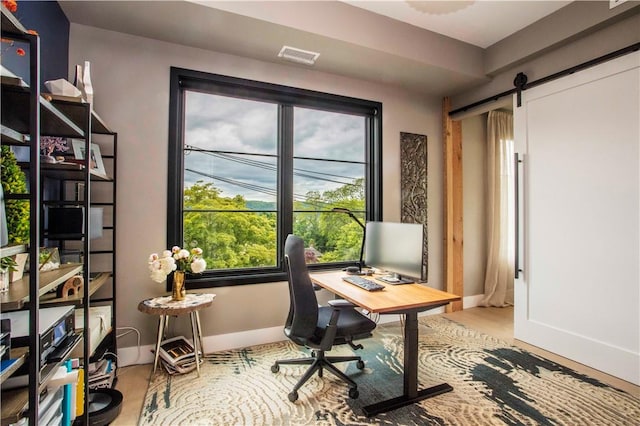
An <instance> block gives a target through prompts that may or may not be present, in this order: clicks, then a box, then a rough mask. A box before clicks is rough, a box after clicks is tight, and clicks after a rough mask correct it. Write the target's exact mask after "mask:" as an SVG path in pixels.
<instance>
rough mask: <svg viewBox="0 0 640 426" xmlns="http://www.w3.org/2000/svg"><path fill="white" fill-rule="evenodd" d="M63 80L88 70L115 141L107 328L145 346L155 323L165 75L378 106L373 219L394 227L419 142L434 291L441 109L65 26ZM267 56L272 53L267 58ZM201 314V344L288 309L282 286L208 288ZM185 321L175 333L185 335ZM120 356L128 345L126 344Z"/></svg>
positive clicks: (159, 290) (367, 86)
mask: <svg viewBox="0 0 640 426" xmlns="http://www.w3.org/2000/svg"><path fill="white" fill-rule="evenodd" d="M69 52H70V53H69V56H70V58H69V60H70V63H69V70H70V71H69V76H70V77H71V75H72V71H71V70H72V69H73V67H74V65H75V64H81V63H83V62H84V61H86V60H87V61H90V62H91V72H92V82H93V85H94V90H95V109H96V111H97V112H98V113H99V114H100V116H101V117H102V118H103V119H104V120H105V121H106V122H107V123H108V124H109V126H111V127H112V128H113V129H114V130H115V131H117V132H118V198H117V211H116V214H117V218H118V229H117V239H118V243H117V247H116V252H117V291H118V295H117V305H116V306H117V320H118V324H117V325H118V326H120V327H122V326H133V327H137V328H139V329H140V330H141V332H142V343H143V344H145V343H151V342H152V341H154V339H155V334H154V333H155V324H156V322H155V320H156V319H155V318H152V317H150V316H148V315H146V314H142V313H140V312H138V310H137V305H138V303H139V301H140V300H142V299H145V298H148V297H155V296H158V295H161V294H163V293H164V292H165V290H164V284H157V283H154V282H153V281H151V280H150V279H149V277H148V274H147V267H146V261H147V258H148V255H149V253H151V252H155V251H158V250H161V249H163V248H165V247H166V235H165V227H166V203H167V161H168V158H167V139H168V116H169V68H170V67H171V66H177V67H183V68H189V69H194V70H199V71H206V72H211V73H218V74H224V75H231V76H235V77H242V78H249V79H254V80H261V81H266V82H271V83H278V84H283V85H289V86H294V87H301V88H305V89H311V90H318V91H323V92H329V93H335V94H340V95H346V96H352V97H358V98H364V99H370V100H375V101H380V102H382V103H383V143H384V145H383V158H384V160H383V161H384V166H383V199H384V208H383V214H384V219H385V220H390V221H394V220H395V221H398V220H399V218H400V176H399V173H398V170H399V164H400V159H399V156H400V151H399V145H398V144H399V134H400V132H401V131H404V132H412V133H419V134H425V135H427V137H428V159H429V171H428V200H429V205H428V208H429V212H428V218H429V223H428V236H429V278H430V285H431V286H433V287H436V288H442V263H443V259H442V220H443V219H442V148H441V145H442V137H441V109H440V108H441V101H440V99H424V98H421V97H418V96H416V95H414V94H412V93H409V92H403V91H401V90H398V89H396V88H393V87H387V86H382V85H379V84H373V83H368V82H364V81H359V80H353V79H349V78H345V77H340V76H336V75H330V74H324V73H319V72H315V71H313V70H312V69H309V68H306V67H301V66H290V65H279V64H273V63H265V62H260V61H255V60H250V59H246V58H242V57H237V56H231V55H227V54H222V53H215V52H208V51H203V50H199V49H194V48H189V47H185V46H180V45H176V44H170V43H165V42H159V41H155V40H151V39H145V38H140V37H134V36H130V35H125V34H121V33H115V32H110V31H105V30H101V29H97V28H92V27H87V26H83V25H77V24H72V25H71V34H70V46H69ZM274 54H275V53H274ZM211 292H213V293H216V294H217V298H216V299H215V301H214V303H213V306H212V307H211V308H210V309H208V310H206V311H204V312H202V315H201V318H202V326H203V334H204V335H205V336H212V335H223V334H229V333H236V332H241V331H247V330H254V329H262V328H269V327H276V326H281V325H282V324H283V322H284V320H285V317H286V312H287V309H288V302H289V298H288V294H287V288H286V285H285V283H268V284H255V285H248V286H234V287H224V288H216V289H213V290H211ZM186 322H187V321H186V319H185V321H182V323H183V324H182V325H181V327H180V329H179V330H185V331H184V332H186V330H187V329H186ZM119 345H120V347H121V348H122V347H127V346H133V345H135V339H134V338H133V337H129V336H128V337H126V338H124V339H122V340H121V341H120V342H119Z"/></svg>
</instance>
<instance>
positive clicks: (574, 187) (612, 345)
mask: <svg viewBox="0 0 640 426" xmlns="http://www.w3.org/2000/svg"><path fill="white" fill-rule="evenodd" d="M639 123H640V53H638V52H635V53H632V54H628V55H625V56H623V57H620V58H617V59H615V60H612V61H609V62H606V63H604V64H601V65H598V66H596V67H593V68H589V69H587V70H584V71H580V72H578V73H575V74H573V75H570V76H567V77H564V78H562V79H559V80H555V81H553V82H550V83H547V84H544V85H541V86H539V87H535V88H532V89H529V90H526V91H524V92H523V93H522V106H521V107H519V108H518V107H516V106H515V105H514V132H515V146H516V152H517V153H518V155H519V158H520V159H521V160H522V161H521V163H520V164H519V167H518V170H519V197H518V199H519V200H518V206H519V209H518V210H519V215H518V217H519V221H518V222H519V226H518V230H517V231H518V236H519V247H518V259H519V264H520V269H521V270H522V271H521V272H520V273H519V277H518V278H517V279H516V282H515V284H514V291H515V318H514V337H515V338H516V339H519V340H522V341H524V342H527V343H530V344H532V345H535V346H538V347H540V348H543V349H546V350H548V351H551V352H554V353H557V354H559V355H562V356H564V357H567V358H570V359H572V360H575V361H578V362H580V363H583V364H585V365H588V366H590V367H593V368H596V369H598V370H601V371H604V372H606V373H608V374H611V375H613V376H616V377H619V378H622V379H625V380H627V381H629V382H632V383H635V384H637V385H640V204H639V203H640V172H639V170H640V124H639Z"/></svg>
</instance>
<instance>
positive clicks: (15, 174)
mask: <svg viewBox="0 0 640 426" xmlns="http://www.w3.org/2000/svg"><path fill="white" fill-rule="evenodd" d="M0 180H1V181H2V190H3V192H4V194H5V197H6V195H8V194H25V193H26V192H27V180H26V178H25V176H24V172H23V171H22V169H21V168H20V166H19V165H18V162H17V161H16V156H15V155H14V153H13V151H12V150H11V149H10V148H9V147H8V146H6V145H3V146H2V151H1V156H0ZM5 213H6V215H7V230H8V237H9V238H8V239H9V244H28V243H29V202H28V201H27V200H7V199H5Z"/></svg>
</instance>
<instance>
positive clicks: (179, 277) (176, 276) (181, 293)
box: [171, 271, 187, 301]
mask: <svg viewBox="0 0 640 426" xmlns="http://www.w3.org/2000/svg"><path fill="white" fill-rule="evenodd" d="M186 295H187V289H186V287H185V286H184V272H183V271H175V272H174V273H173V289H172V291H171V296H172V297H173V300H177V301H180V300H184V298H185V296H186Z"/></svg>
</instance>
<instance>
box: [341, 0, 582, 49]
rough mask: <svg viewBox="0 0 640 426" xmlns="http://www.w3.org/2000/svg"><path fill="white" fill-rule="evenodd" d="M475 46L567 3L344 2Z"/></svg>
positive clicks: (489, 42) (457, 0) (474, 0)
mask: <svg viewBox="0 0 640 426" xmlns="http://www.w3.org/2000/svg"><path fill="white" fill-rule="evenodd" d="M344 3H348V4H350V5H352V6H355V7H359V8H362V9H366V10H369V11H371V12H374V13H377V14H380V15H384V16H388V17H389V18H393V19H397V20H398V21H402V22H405V23H407V24H411V25H415V26H417V27H420V28H424V29H426V30H429V31H433V32H436V33H439V34H443V35H446V36H448V37H451V38H455V39H457V40H460V41H464V42H466V43H470V44H473V45H475V46H478V47H482V48H487V47H489V46H491V45H492V44H494V43H496V42H498V41H500V40H502V39H503V38H505V37H507V36H509V35H511V34H513V33H515V32H516V31H518V30H521V29H523V28H525V27H526V26H528V25H530V24H532V23H534V22H536V21H537V20H539V19H541V18H544V17H545V16H547V15H549V14H551V13H553V12H555V11H557V10H558V9H561V8H562V7H564V6H566V5H568V4H569V3H571V2H570V1H560V0H553V1H504V0H503V1H490V0H453V1H452V0H449V1H434V0H431V1H411V0H409V1H402V0H395V1H360V0H356V1H345V2H344Z"/></svg>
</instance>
